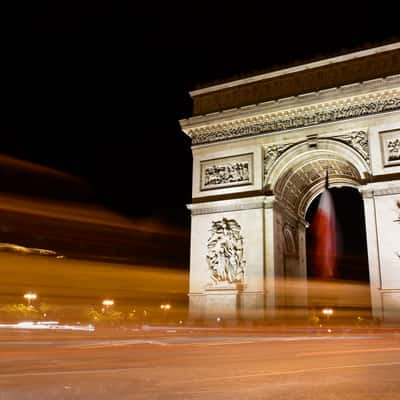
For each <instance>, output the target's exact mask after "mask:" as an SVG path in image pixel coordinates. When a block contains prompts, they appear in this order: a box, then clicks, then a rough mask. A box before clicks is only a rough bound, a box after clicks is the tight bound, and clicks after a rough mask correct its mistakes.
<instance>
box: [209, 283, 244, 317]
mask: <svg viewBox="0 0 400 400" xmlns="http://www.w3.org/2000/svg"><path fill="white" fill-rule="evenodd" d="M239 293H240V286H239V285H237V284H219V285H216V286H212V287H208V288H207V289H206V290H205V317H206V318H207V319H216V318H221V320H232V319H236V318H237V317H238V315H239Z"/></svg>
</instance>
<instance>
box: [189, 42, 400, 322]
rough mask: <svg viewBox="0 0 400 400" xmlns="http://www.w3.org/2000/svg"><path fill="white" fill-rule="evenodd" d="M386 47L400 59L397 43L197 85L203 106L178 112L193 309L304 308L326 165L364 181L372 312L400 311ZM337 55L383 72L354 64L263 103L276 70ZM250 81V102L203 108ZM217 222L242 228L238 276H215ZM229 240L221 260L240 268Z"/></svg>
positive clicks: (381, 315) (399, 115)
mask: <svg viewBox="0 0 400 400" xmlns="http://www.w3.org/2000/svg"><path fill="white" fill-rule="evenodd" d="M389 56H390V57H392V58H393V57H400V44H394V45H389V46H383V47H380V48H376V49H372V50H371V51H364V52H359V53H353V54H350V55H346V56H342V57H338V58H335V59H329V60H323V61H321V62H318V63H314V64H308V65H306V66H300V67H296V71H292V70H290V72H289V70H283V71H275V72H274V73H272V74H265V75H262V76H258V77H257V76H256V77H251V78H247V79H243V80H239V81H234V82H229V83H226V84H221V85H217V86H213V87H208V88H204V89H200V90H198V91H194V92H192V93H191V95H192V97H193V100H194V104H195V113H196V114H197V115H196V116H194V117H192V118H189V119H187V120H182V121H181V127H182V129H183V131H184V132H185V133H186V134H187V135H188V136H190V137H191V139H192V143H193V193H192V195H193V203H192V204H191V205H190V206H189V209H190V210H191V213H192V228H191V229H192V231H191V232H192V235H191V267H190V268H191V269H190V293H189V296H190V308H191V313H192V315H193V316H194V317H207V316H212V315H215V314H216V313H217V314H224V315H226V316H229V317H236V316H238V315H240V316H241V317H244V318H263V317H264V316H265V313H266V312H267V313H271V314H273V313H274V310H276V308H277V307H278V306H282V305H285V306H290V305H296V307H298V308H302V307H303V306H304V308H306V307H307V289H306V287H307V285H306V282H307V268H306V250H305V232H306V226H307V223H306V221H305V219H304V218H305V214H306V211H307V208H308V206H309V205H310V204H311V202H312V200H313V199H314V198H315V197H316V196H317V195H318V194H320V193H321V192H322V191H323V189H324V178H325V172H326V170H327V169H328V171H329V176H330V184H331V186H336V187H342V186H350V187H354V188H358V189H359V191H360V192H361V194H362V196H363V199H364V209H365V219H366V230H367V245H368V259H369V272H370V289H371V303H372V310H373V316H374V317H375V318H377V319H385V320H388V321H389V320H392V319H395V318H398V317H399V315H400V240H399V238H400V223H399V222H398V219H399V206H398V204H400V203H399V202H400V74H399V75H397V74H394V75H391V76H387V74H386V75H382V76H380V77H378V78H377V76H376V73H377V71H376V68H372V67H373V66H374V62H376V63H378V64H379V63H380V62H382V59H383V58H385V57H389ZM366 60H367V61H366ZM374 60H375V61H374ZM335 63H336V64H340V63H347V64H349V65H353V64H357V63H358V64H357V65H365V66H368V65H369V66H370V67H371V68H372V69H371V70H373V71H374V74H375V75H374V76H372V78H373V79H370V80H363V79H364V78H365V77H367V78H368V77H370V76H368V75H366V73H367V72H365V73H364V72H363V70H361V69H359V70H357V69H356V70H355V71H359V75H357V73H355V74H354V75H353V77H352V80H350V81H349V82H347V84H346V85H343V86H335V87H334V85H333V86H332V88H324V89H322V90H320V91H316V92H312V93H298V91H297V89H296V90H294V89H293V93H292V94H295V95H291V93H288V94H289V97H286V98H276V99H274V100H270V101H267V102H262V101H261V100H262V98H259V99H258V98H257V93H258V92H257V91H256V90H255V89H254V88H257V85H259V86H260V87H261V86H263V85H264V86H265V85H270V86H271V85H272V83H271V82H273V81H274V80H277V79H278V78H279V79H281V80H282V79H283V80H284V78H285V77H287V76H289V75H290V76H292V74H296V73H297V74H303V73H305V71H307V73H309V74H311V73H312V71H313V69H319V70H321V69H322V70H323V69H324V68H326V70H327V71H328V69H329V68H330V69H329V71H330V70H332V65H335ZM347 64H346V65H347ZM360 68H361V67H360ZM310 71H311V72H310ZM394 72H397V73H400V70H399V71H394ZM321 79H322V78H321ZM324 79H325V78H324ZM332 79H333V78H332ZM325 80H326V79H325ZM339 81H340V79H338V80H337V81H336V82H339ZM332 82H333V81H332ZM272 86H273V85H272ZM272 86H271V87H272ZM246 87H247V88H252V90H255V92H254V93H253V94H252V96H250V95H249V96H250V97H249V96H247V97H246V96H245V97H246V99H249V98H251V99H252V100H253V101H254V104H246V105H244V106H242V107H237V108H230V109H225V108H224V107H223V106H221V107H220V108H219V109H217V110H215V109H212V111H213V112H211V113H209V114H204V115H201V111H200V110H201V109H204V107H206V103H205V98H207V99H208V100H207V101H209V103H207V104H209V106H207V107H211V108H213V107H214V108H215V107H216V106H215V104H217V100H216V99H219V101H220V103H219V104H223V99H224V94H225V95H226V96H228V95H229V93H231V92H232V90H234V89H235V88H236V89H235V90H236V91H237V93H246ZM261 92H262V90H261V91H260V93H261ZM213 96H214V97H213ZM213 99H214V102H213ZM238 102H239V103H240V100H238ZM228 103H229V102H228ZM217 221H219V222H217ZM221 221H235V224H236V225H235V226H237V227H240V233H237V235H239V236H238V238H239V237H240V239H235V240H237V241H238V249H239V250H238V251H239V253H240V257H239V258H240V260H241V262H242V263H243V264H241V267H239V268H238V271H239V273H240V279H220V277H221V276H225V275H224V274H223V273H222V275H221V274H220V273H211V274H210V256H209V253H208V252H209V248H208V247H207V243H208V242H209V240H210V237H212V234H211V236H210V232H211V231H210V229H211V227H212V226H215V225H213V224H216V223H220V224H222V225H223V223H222V222H221ZM222 225H221V226H222ZM221 229H222V228H221ZM235 229H236V231H237V232H238V229H239V228H235ZM226 237H228V238H229V237H230V236H229V234H227V236H226ZM229 240H230V239H229ZM232 246H233V249H232ZM226 247H227V248H230V250H226V249H224V248H223V249H222V250H221V252H220V253H219V254H220V256H221V254H224V255H223V257H222V256H221V257H222V258H221V263H222V264H221V265H223V269H224V268H225V266H226V265H228V266H229V268H231V269H233V270H235V271H236V267H237V262H238V261H235V256H234V255H233V256H232V254H235V251H237V249H236V242H235V244H233V245H232V243H231V242H230V244H229V245H228V244H227V246H226ZM225 250H226V251H225ZM212 257H214V259H216V258H217V257H218V254H217V255H216V254H214V253H213V255H212ZM231 257H233V258H232V263H233V264H232V265H234V266H232V265H231V264H230V263H231ZM214 261H215V260H214ZM211 270H213V267H211ZM291 279H294V280H296V282H298V283H300V286H299V287H298V288H297V291H296V296H295V298H292V299H291V300H290V301H291V302H292V303H290V302H289V303H288V300H287V296H286V297H285V295H284V294H283V295H282V292H281V290H282V289H281V285H280V283H281V282H282V281H283V282H285V281H289V280H291ZM222 283H225V284H222ZM282 298H285V300H282ZM218 305H220V308H219V306H218Z"/></svg>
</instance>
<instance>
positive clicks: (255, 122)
mask: <svg viewBox="0 0 400 400" xmlns="http://www.w3.org/2000/svg"><path fill="white" fill-rule="evenodd" d="M398 109H400V90H399V89H390V90H384V91H383V90H382V91H376V92H371V93H368V94H364V95H358V96H353V97H348V98H342V99H338V100H333V101H328V102H324V103H315V104H311V105H306V106H301V107H292V108H289V109H284V110H280V111H275V112H267V113H264V114H260V115H253V116H246V117H243V118H238V119H234V120H229V121H215V122H209V123H206V124H205V125H202V126H197V127H195V126H194V127H190V120H189V121H188V122H187V123H183V124H182V127H183V129H184V131H185V132H186V133H187V134H188V135H189V136H190V137H191V138H192V143H193V144H194V145H196V144H203V143H212V142H217V141H221V140H228V139H236V138H240V137H248V136H256V135H261V134H265V133H269V132H275V131H281V130H288V129H295V128H301V127H306V126H310V125H317V124H322V123H326V122H334V121H340V120H344V119H349V118H356V117H362V116H366V115H373V114H378V113H382V112H386V111H393V110H398ZM256 111H257V110H256V109H255V110H254V112H255V113H256ZM217 114H218V113H217Z"/></svg>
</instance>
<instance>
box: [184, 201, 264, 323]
mask: <svg viewBox="0 0 400 400" xmlns="http://www.w3.org/2000/svg"><path fill="white" fill-rule="evenodd" d="M189 209H191V211H192V227H191V257H190V288H189V290H190V292H189V298H190V303H189V306H190V316H191V317H193V318H196V319H197V318H205V319H214V318H216V317H220V318H221V320H222V321H224V320H232V319H238V318H240V317H242V318H245V319H259V318H263V317H264V295H265V292H264V214H263V211H264V196H257V197H250V198H243V199H235V200H220V201H213V202H204V203H199V204H192V205H190V206H189ZM223 221H231V222H229V223H232V224H233V225H234V227H233V228H232V231H231V232H230V231H229V229H230V228H228V229H227V231H226V232H225V231H224V230H223V229H222V228H221V226H222V225H221V224H223V223H224V222H223ZM215 226H219V227H220V232H219V233H218V234H215ZM233 234H234V235H237V237H241V239H240V243H237V242H235V241H233V242H232V235H233ZM230 245H232V247H229V246H230ZM225 246H227V251H225V250H224V248H225ZM238 246H239V247H241V246H242V249H243V251H242V253H241V254H242V256H243V257H242V259H241V268H242V269H243V274H242V276H238V277H237V281H234V282H231V281H229V279H225V278H224V277H223V276H222V278H221V275H219V274H220V273H221V274H222V275H223V274H224V272H223V271H225V270H226V268H229V267H230V266H231V265H232V263H233V264H235V263H237V257H236V258H235V254H236V252H237V251H239V252H240V250H238ZM230 257H232V259H230ZM210 263H211V264H212V265H213V266H214V267H215V270H214V269H211V268H210ZM213 263H215V264H213ZM220 278H221V279H220Z"/></svg>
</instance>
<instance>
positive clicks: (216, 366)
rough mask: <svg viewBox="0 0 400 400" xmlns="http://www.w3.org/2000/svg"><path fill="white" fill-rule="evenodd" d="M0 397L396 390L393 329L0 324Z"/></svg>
mask: <svg viewBox="0 0 400 400" xmlns="http://www.w3.org/2000/svg"><path fill="white" fill-rule="evenodd" d="M0 354H1V358H0V400H11V399H12V400H14V399H15V400H24V399H40V400H48V399H58V400H59V399H96V400H101V399H107V400H110V399H146V400H147V399H163V400H164V399H165V400H168V399H185V400H186V399H213V400H214V399H217V400H218V399H235V400H236V399H237V400H240V399H274V400H279V399H285V400H288V399H299V400H300V399H318V400H320V399H329V400H333V399H341V400H346V399H352V400H354V399H363V400H365V399H390V400H393V399H400V333H397V332H396V331H389V332H387V331H382V332H380V331H374V332H373V333H371V332H370V333H366V332H347V333H343V332H337V333H335V332H332V333H328V332H319V333H318V334H309V333H301V332H287V333H285V332H280V333H279V334H276V333H274V332H268V331H262V330H258V331H251V330H249V331H239V332H238V331H229V330H216V331H208V330H204V331H203V330H193V331H191V330H179V329H161V330H159V331H152V332H147V333H146V332H133V331H132V332H125V333H124V334H123V335H120V334H118V335H114V334H112V333H111V334H99V333H98V332H96V333H95V334H91V333H87V334H82V333H74V332H71V333H62V332H46V333H43V332H40V333H29V332H25V333H23V334H21V333H16V332H1V333H0Z"/></svg>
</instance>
